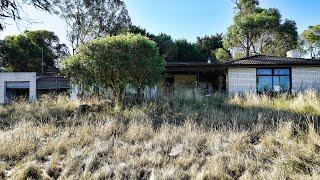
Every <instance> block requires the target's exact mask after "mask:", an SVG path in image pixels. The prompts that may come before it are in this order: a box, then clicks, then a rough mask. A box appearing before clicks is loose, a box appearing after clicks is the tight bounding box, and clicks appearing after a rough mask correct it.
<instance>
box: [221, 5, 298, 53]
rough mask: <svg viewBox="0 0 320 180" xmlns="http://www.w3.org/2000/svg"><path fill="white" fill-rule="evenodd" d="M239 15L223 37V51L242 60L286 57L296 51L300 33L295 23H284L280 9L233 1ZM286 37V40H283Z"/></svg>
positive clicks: (289, 21) (288, 21)
mask: <svg viewBox="0 0 320 180" xmlns="http://www.w3.org/2000/svg"><path fill="white" fill-rule="evenodd" d="M233 2H234V3H235V5H236V6H235V8H236V10H237V11H236V14H235V16H234V22H233V24H232V25H231V26H230V27H228V31H227V34H226V35H225V37H224V42H223V44H224V47H225V48H228V49H230V50H232V52H234V53H242V54H243V56H250V55H252V54H268V55H285V53H286V52H287V51H288V50H291V49H295V48H296V47H297V43H298V33H297V28H296V24H295V22H294V21H291V20H285V21H284V22H283V21H282V17H281V14H280V12H279V11H278V9H274V8H270V9H263V8H261V7H259V2H258V1H257V0H233ZM283 37H285V38H283Z"/></svg>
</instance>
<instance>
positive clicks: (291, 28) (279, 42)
mask: <svg viewBox="0 0 320 180" xmlns="http://www.w3.org/2000/svg"><path fill="white" fill-rule="evenodd" d="M298 41H299V36H298V32H297V27H296V23H295V22H294V21H291V20H285V21H284V23H283V24H280V25H279V27H277V28H276V29H275V31H274V32H273V38H266V42H265V45H264V47H263V53H264V54H267V55H276V56H286V52H288V51H290V50H292V49H296V48H298Z"/></svg>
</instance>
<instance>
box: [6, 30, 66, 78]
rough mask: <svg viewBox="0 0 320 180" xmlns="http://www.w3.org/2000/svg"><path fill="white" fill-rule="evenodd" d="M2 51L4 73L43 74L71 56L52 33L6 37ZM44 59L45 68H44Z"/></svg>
mask: <svg viewBox="0 0 320 180" xmlns="http://www.w3.org/2000/svg"><path fill="white" fill-rule="evenodd" d="M1 44H2V48H1V49H2V50H1V56H2V58H1V60H2V62H1V64H2V67H1V68H2V70H4V71H22V72H24V71H26V72H37V73H38V74H40V73H42V67H43V70H44V71H45V70H46V69H47V68H48V67H50V66H54V64H55V62H57V61H59V60H60V59H61V58H63V57H65V56H67V55H68V54H69V51H68V48H67V46H66V45H65V44H61V43H60V41H59V38H58V37H57V36H56V35H55V34H54V33H53V32H50V31H46V30H38V31H25V32H24V33H23V34H21V35H16V36H7V37H5V39H4V41H3V42H2V43H1ZM42 59H43V66H42Z"/></svg>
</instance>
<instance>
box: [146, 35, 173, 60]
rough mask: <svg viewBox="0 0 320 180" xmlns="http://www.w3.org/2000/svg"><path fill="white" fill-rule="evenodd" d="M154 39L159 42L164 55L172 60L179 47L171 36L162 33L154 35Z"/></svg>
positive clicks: (161, 52) (158, 44)
mask: <svg viewBox="0 0 320 180" xmlns="http://www.w3.org/2000/svg"><path fill="white" fill-rule="evenodd" d="M152 39H153V40H154V41H155V42H156V43H157V46H158V48H159V51H160V54H161V55H162V56H164V58H165V59H166V60H172V59H173V57H174V56H175V55H176V53H177V51H178V48H177V45H176V43H175V42H174V41H173V40H172V38H171V36H170V35H167V34H164V33H160V34H159V35H157V36H154V38H152Z"/></svg>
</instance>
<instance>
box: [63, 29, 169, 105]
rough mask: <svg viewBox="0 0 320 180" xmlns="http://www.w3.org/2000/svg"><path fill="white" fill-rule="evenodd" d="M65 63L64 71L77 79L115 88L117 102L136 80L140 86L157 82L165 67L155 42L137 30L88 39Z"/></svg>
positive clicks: (136, 83) (114, 94)
mask: <svg viewBox="0 0 320 180" xmlns="http://www.w3.org/2000/svg"><path fill="white" fill-rule="evenodd" d="M62 64H63V65H62V67H63V68H62V69H63V71H64V72H65V73H66V74H67V75H68V76H70V77H72V78H74V79H75V81H77V82H86V84H87V85H94V84H95V85H98V86H100V87H103V88H111V90H112V92H113V98H114V101H115V102H116V103H117V104H118V103H121V101H122V96H123V91H124V89H125V87H126V86H127V85H128V84H134V85H135V86H136V87H137V88H138V90H139V89H141V88H143V87H145V86H151V85H154V84H155V83H157V82H158V80H159V79H160V77H161V73H162V72H163V70H164V61H163V58H162V57H161V56H160V55H159V49H158V48H157V46H156V44H155V42H153V41H151V40H150V39H148V38H147V37H143V36H141V35H134V34H126V35H118V36H106V37H104V38H99V39H95V40H93V41H92V42H90V43H85V44H84V45H82V46H80V48H79V50H78V51H77V54H75V55H74V56H71V57H69V58H67V59H65V60H64V61H63V63H62Z"/></svg>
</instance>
